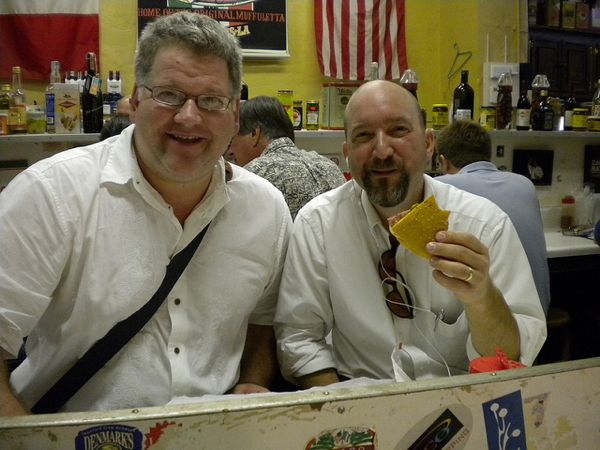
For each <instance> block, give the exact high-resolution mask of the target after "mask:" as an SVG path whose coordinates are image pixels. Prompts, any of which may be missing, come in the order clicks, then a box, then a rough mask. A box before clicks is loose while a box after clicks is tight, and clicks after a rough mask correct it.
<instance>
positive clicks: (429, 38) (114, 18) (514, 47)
mask: <svg viewBox="0 0 600 450" xmlns="http://www.w3.org/2000/svg"><path fill="white" fill-rule="evenodd" d="M287 2H288V42H289V51H290V55H291V56H290V57H289V58H287V59H280V60H262V61H258V60H246V61H245V62H244V71H245V75H244V79H245V81H246V82H247V83H248V85H249V89H250V96H256V95H276V94H277V90H278V89H293V90H294V97H296V98H300V99H304V100H307V99H318V98H320V96H321V85H322V83H323V82H325V81H327V80H326V79H325V78H324V77H323V76H322V75H321V73H320V72H319V67H318V64H317V59H316V50H315V35H314V27H313V1H312V0H287ZM524 3H525V2H524V0H406V42H407V53H408V63H409V66H410V67H411V68H412V69H414V70H416V72H417V74H418V75H419V78H420V84H419V91H418V95H419V100H420V102H421V104H422V106H423V107H424V108H426V109H427V110H428V111H430V110H431V105H432V104H433V103H440V102H445V103H451V100H452V91H453V90H454V88H455V87H456V85H457V84H458V83H459V81H460V73H457V74H456V75H454V76H453V77H451V78H448V74H449V71H450V69H451V67H452V62H453V61H454V58H455V55H456V47H455V44H456V46H457V48H458V49H459V50H460V51H461V52H463V51H471V52H472V53H473V56H472V58H471V59H470V60H469V62H468V63H467V64H466V66H465V67H464V68H465V69H468V70H469V83H470V84H471V85H472V86H473V88H474V89H475V96H476V99H475V104H476V108H477V107H478V106H479V105H480V101H481V100H480V99H481V74H482V63H483V62H484V60H485V57H486V36H487V34H488V33H489V36H490V37H489V41H490V57H491V58H492V59H495V60H502V59H503V51H504V35H505V34H506V35H507V40H508V43H509V45H508V49H509V60H512V61H515V60H516V59H517V58H518V57H517V54H520V55H521V56H520V58H521V62H523V61H525V60H526V58H527V56H526V55H527V54H526V52H523V51H522V48H520V47H519V45H518V42H519V38H520V35H519V34H520V33H522V32H523V30H522V27H521V26H520V22H519V20H518V19H519V17H520V16H519V7H520V5H521V8H522V4H524ZM136 36H137V0H101V1H100V68H101V72H102V75H103V77H104V78H105V79H106V74H107V72H108V70H109V69H111V70H117V69H118V70H120V71H121V75H122V77H123V79H124V92H125V93H127V92H130V91H131V88H132V85H133V55H134V52H135V45H136ZM521 39H522V36H521ZM524 42H526V40H525V41H524ZM520 50H521V51H520ZM519 51H520V53H519ZM44 87H45V85H42V84H36V85H34V84H25V88H26V89H27V90H28V93H29V97H28V102H30V103H31V102H32V101H33V100H34V99H35V100H37V102H38V103H39V104H43V96H42V93H43V89H44ZM476 117H477V116H476Z"/></svg>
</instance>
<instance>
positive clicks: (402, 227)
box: [388, 195, 450, 259]
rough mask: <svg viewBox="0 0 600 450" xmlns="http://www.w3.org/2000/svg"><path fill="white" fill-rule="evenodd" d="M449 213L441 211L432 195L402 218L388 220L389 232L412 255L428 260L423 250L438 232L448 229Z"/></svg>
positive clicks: (428, 256) (395, 217) (427, 254)
mask: <svg viewBox="0 0 600 450" xmlns="http://www.w3.org/2000/svg"><path fill="white" fill-rule="evenodd" d="M449 216H450V211H445V210H441V209H440V208H439V207H438V205H437V203H436V201H435V197H434V196H433V195H432V196H430V197H427V198H426V199H425V200H424V201H423V202H421V203H418V204H416V205H413V206H412V207H411V208H410V210H409V212H408V214H406V215H405V216H404V217H400V216H399V215H396V216H392V217H390V218H389V219H388V222H389V224H390V231H391V233H392V235H394V237H395V238H396V239H398V242H400V243H401V244H402V245H403V246H404V247H406V248H407V249H409V250H410V251H411V252H413V253H414V254H416V255H418V256H420V257H422V258H425V259H429V258H430V256H431V255H430V254H429V253H428V252H427V251H426V250H425V246H426V245H427V243H428V242H432V241H435V234H436V233H437V232H438V231H442V230H447V229H448V217H449Z"/></svg>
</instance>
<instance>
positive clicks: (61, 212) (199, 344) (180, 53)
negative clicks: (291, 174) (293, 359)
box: [0, 11, 292, 416]
mask: <svg viewBox="0 0 600 450" xmlns="http://www.w3.org/2000/svg"><path fill="white" fill-rule="evenodd" d="M135 77H136V85H135V88H134V92H133V94H132V101H131V104H132V107H133V112H132V114H131V118H132V121H133V123H134V124H135V126H131V127H128V128H127V129H125V130H124V131H123V132H122V133H121V135H120V136H118V137H116V138H113V139H109V140H107V141H103V142H99V143H96V144H92V145H90V146H87V147H82V148H75V149H72V150H68V151H65V152H62V153H60V154H57V155H55V156H53V157H51V158H47V159H44V160H42V161H40V162H38V163H36V164H34V165H33V166H31V167H30V168H28V169H27V170H25V171H24V172H22V173H21V174H19V175H18V176H17V177H16V178H15V179H13V182H11V183H10V186H9V187H8V188H7V189H6V190H5V191H4V192H3V193H2V194H1V195H0V241H2V251H1V252H0V348H1V350H2V353H3V356H4V357H5V358H10V357H14V356H15V355H16V354H17V352H18V351H19V348H20V346H21V343H22V340H23V338H24V337H25V336H28V338H27V345H26V350H27V352H26V353H27V358H26V359H25V361H24V362H23V363H22V364H21V365H20V366H18V367H17V368H16V369H15V370H14V371H13V372H12V373H11V374H10V382H9V374H8V373H7V368H6V366H5V362H4V361H0V363H1V365H0V415H5V416H10V415H19V414H26V413H27V412H28V410H29V408H31V406H32V405H33V404H35V403H36V401H37V400H38V399H39V398H40V397H41V396H42V395H43V394H44V393H45V392H46V391H47V390H48V389H49V388H50V386H52V385H53V384H54V382H55V381H56V380H57V379H58V378H59V377H60V376H61V375H62V374H63V373H64V372H65V370H66V369H67V368H69V367H70V366H71V365H72V364H73V363H74V361H75V360H76V359H77V358H78V357H80V356H81V355H82V354H83V353H85V351H86V350H87V349H88V348H89V347H90V346H91V345H92V344H93V343H94V342H96V341H97V340H98V339H100V338H101V337H102V336H103V335H104V334H105V333H106V332H107V331H108V330H109V329H110V328H111V327H112V326H113V325H114V324H115V323H117V322H119V321H121V320H123V319H125V318H126V317H128V316H129V315H130V314H132V313H133V312H135V311H136V310H138V309H139V308H140V307H141V306H142V305H144V304H145V303H146V302H147V301H148V299H149V298H150V297H151V296H152V295H153V294H154V292H155V291H156V289H157V288H158V286H159V285H160V284H161V281H162V279H163V277H164V275H165V267H166V266H167V264H168V263H169V260H170V259H171V258H172V257H173V256H174V255H175V254H177V253H178V252H179V251H180V250H181V249H183V248H184V247H186V246H187V244H188V243H189V242H190V241H191V240H192V239H194V238H195V237H196V236H197V235H198V234H199V232H200V231H201V230H203V229H205V227H207V232H206V235H205V237H204V240H203V241H202V243H201V244H200V246H199V248H198V249H197V251H196V253H195V254H194V256H193V257H192V259H191V261H190V262H189V264H188V266H187V268H186V269H185V271H184V272H183V273H182V275H181V277H180V278H179V280H178V282H177V283H176V284H175V286H174V287H173V289H172V290H171V292H170V294H169V295H168V296H167V298H166V299H165V301H164V302H163V303H162V305H161V306H160V308H159V309H158V311H157V312H156V313H155V314H154V316H153V317H152V318H151V319H150V320H149V322H148V323H147V324H146V325H145V327H144V328H143V329H142V330H141V331H140V332H139V333H138V334H137V335H135V336H134V337H133V338H132V339H131V340H130V341H129V342H128V343H127V345H126V346H125V347H123V348H122V349H121V350H120V351H119V353H117V354H116V355H115V356H114V357H113V358H112V359H111V360H110V361H109V362H108V363H107V364H106V365H105V366H104V367H103V368H102V369H101V370H100V371H99V372H97V373H96V374H95V375H94V376H93V377H92V378H91V379H90V380H89V381H88V382H87V383H86V384H85V385H84V386H83V387H82V388H81V389H80V390H79V391H78V392H77V393H75V395H74V396H73V397H71V399H70V400H68V401H67V403H66V404H65V405H64V407H63V408H62V409H61V410H60V411H89V410H109V409H122V408H132V407H141V406H155V405H164V404H166V403H168V402H169V401H171V400H172V399H173V398H175V397H182V396H187V397H195V396H201V395H203V394H224V393H230V392H231V393H237V394H242V393H253V392H264V391H265V390H267V388H268V387H269V385H270V382H271V380H272V379H273V378H274V376H275V375H276V374H277V369H278V367H277V360H276V358H275V346H274V344H275V340H274V334H273V328H272V319H273V315H274V312H275V303H276V299H277V293H278V288H279V281H280V278H281V270H282V266H283V259H284V257H285V251H286V248H287V242H288V238H289V234H290V231H291V225H292V221H291V217H290V213H289V210H288V208H287V205H286V203H285V200H284V198H283V196H282V194H281V193H280V192H279V191H278V190H277V189H276V188H274V187H273V186H272V185H271V184H270V183H268V182H267V181H266V180H264V179H262V178H261V177H258V176H256V175H254V174H252V173H250V172H248V171H246V170H244V169H242V168H240V167H237V166H231V165H229V164H228V163H227V164H226V163H225V161H224V160H223V157H222V155H223V153H224V152H225V150H226V149H227V146H228V145H229V142H230V141H231V139H232V138H233V136H235V135H236V134H237V131H238V115H239V100H240V99H239V93H240V86H241V78H242V53H241V48H240V46H239V44H238V42H237V40H236V39H235V38H234V37H233V36H232V35H231V34H229V33H228V32H227V30H226V29H225V28H223V26H222V25H221V24H220V23H219V22H217V21H215V20H213V19H211V18H209V17H208V16H205V15H201V14H195V13H193V12H187V11H186V12H178V13H175V14H172V15H169V16H164V17H161V18H158V19H156V21H154V22H152V23H150V24H148V25H147V26H146V27H145V28H144V30H143V32H142V35H141V37H140V40H139V44H138V49H137V53H136V59H135ZM24 204H26V205H27V208H24V207H23V205H24ZM257 211H260V214H257V213H256V212H257Z"/></svg>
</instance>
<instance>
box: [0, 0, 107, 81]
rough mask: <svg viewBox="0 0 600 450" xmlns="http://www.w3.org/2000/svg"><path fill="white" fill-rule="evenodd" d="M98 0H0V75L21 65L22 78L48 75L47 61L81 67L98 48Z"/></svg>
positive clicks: (64, 66) (8, 76) (6, 76)
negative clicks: (89, 53) (88, 53)
mask: <svg viewBox="0 0 600 450" xmlns="http://www.w3.org/2000/svg"><path fill="white" fill-rule="evenodd" d="M98 12H99V0H85V1H83V0H80V1H73V0H52V1H49V0H0V79H5V80H10V79H11V76H12V75H11V74H12V66H21V69H22V73H23V80H39V81H46V82H48V80H49V79H50V61H52V60H57V61H60V64H61V68H62V69H63V70H84V69H85V55H86V53H87V52H94V53H96V54H98V52H99V47H100V46H99V19H98Z"/></svg>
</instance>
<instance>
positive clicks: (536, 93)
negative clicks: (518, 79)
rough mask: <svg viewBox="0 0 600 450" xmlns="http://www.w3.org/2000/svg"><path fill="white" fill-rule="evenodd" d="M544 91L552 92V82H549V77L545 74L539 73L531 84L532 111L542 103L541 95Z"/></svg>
mask: <svg viewBox="0 0 600 450" xmlns="http://www.w3.org/2000/svg"><path fill="white" fill-rule="evenodd" d="M542 89H544V90H546V91H549V90H550V82H549V81H548V77H547V76H546V75H545V74H543V73H538V74H537V75H536V76H535V77H533V81H532V82H531V110H532V111H533V109H535V107H536V106H537V104H538V103H539V102H540V95H541V94H540V93H541V91H542Z"/></svg>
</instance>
